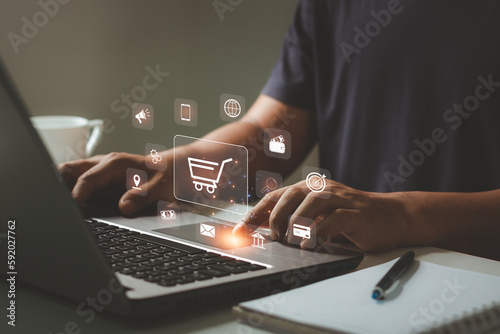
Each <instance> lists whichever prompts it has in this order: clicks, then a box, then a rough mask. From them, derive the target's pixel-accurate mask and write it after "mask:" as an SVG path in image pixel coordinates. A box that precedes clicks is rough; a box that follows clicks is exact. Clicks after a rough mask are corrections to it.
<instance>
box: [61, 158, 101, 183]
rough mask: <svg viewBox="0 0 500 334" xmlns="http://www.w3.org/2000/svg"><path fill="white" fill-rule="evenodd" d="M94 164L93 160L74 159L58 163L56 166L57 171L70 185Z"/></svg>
mask: <svg viewBox="0 0 500 334" xmlns="http://www.w3.org/2000/svg"><path fill="white" fill-rule="evenodd" d="M95 165H96V163H95V162H93V161H89V160H75V161H70V162H66V163H64V164H60V165H59V166H57V169H58V170H59V173H61V175H62V177H63V179H64V181H66V183H67V184H68V185H70V186H73V185H74V184H75V183H76V182H77V180H78V178H79V177H80V175H82V174H83V173H85V172H86V171H88V170H89V169H90V168H92V167H94V166H95Z"/></svg>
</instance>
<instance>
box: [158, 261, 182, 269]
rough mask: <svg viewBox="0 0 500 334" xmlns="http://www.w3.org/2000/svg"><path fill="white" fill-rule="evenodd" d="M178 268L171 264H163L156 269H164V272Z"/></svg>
mask: <svg viewBox="0 0 500 334" xmlns="http://www.w3.org/2000/svg"><path fill="white" fill-rule="evenodd" d="M179 267H180V266H178V265H175V264H172V263H164V264H163V265H162V266H160V267H158V268H161V269H165V270H173V269H177V268H179Z"/></svg>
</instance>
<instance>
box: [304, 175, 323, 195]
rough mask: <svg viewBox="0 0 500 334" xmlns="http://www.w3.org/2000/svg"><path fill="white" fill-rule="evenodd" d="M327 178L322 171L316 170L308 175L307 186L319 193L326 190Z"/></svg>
mask: <svg viewBox="0 0 500 334" xmlns="http://www.w3.org/2000/svg"><path fill="white" fill-rule="evenodd" d="M325 178H326V175H325V174H323V175H321V174H320V173H316V172H312V173H309V174H308V175H307V177H306V184H307V187H309V189H310V190H311V191H312V192H315V193H319V192H321V191H323V190H325V187H326V181H325Z"/></svg>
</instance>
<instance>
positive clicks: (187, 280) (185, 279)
mask: <svg viewBox="0 0 500 334" xmlns="http://www.w3.org/2000/svg"><path fill="white" fill-rule="evenodd" d="M175 282H176V283H177V284H186V283H193V282H194V278H191V277H182V278H178V279H176V280H175Z"/></svg>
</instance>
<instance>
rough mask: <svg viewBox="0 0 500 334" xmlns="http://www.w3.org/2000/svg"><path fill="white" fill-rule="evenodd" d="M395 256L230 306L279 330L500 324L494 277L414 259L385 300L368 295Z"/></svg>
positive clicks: (413, 329)
mask: <svg viewBox="0 0 500 334" xmlns="http://www.w3.org/2000/svg"><path fill="white" fill-rule="evenodd" d="M395 261H396V260H394V261H391V262H387V263H384V264H381V265H378V266H375V267H371V268H368V269H364V270H360V271H358V272H354V273H351V274H346V275H343V276H339V277H335V278H331V279H328V280H324V281H321V282H318V283H314V284H311V285H308V286H305V287H303V288H298V289H295V290H291V291H287V292H283V293H279V294H276V295H272V296H269V297H265V298H260V299H256V300H252V301H248V302H244V303H240V304H239V305H238V306H235V307H234V308H233V311H234V313H236V314H237V315H239V317H240V320H242V321H244V322H245V323H247V324H249V325H251V326H254V327H260V328H263V329H271V330H275V331H277V332H282V333H288V332H291V333H292V332H293V333H331V332H339V333H374V334H375V333H380V334H387V333H418V332H422V331H425V330H436V332H439V331H438V330H445V329H453V328H455V329H457V328H463V329H464V330H465V331H464V333H471V332H473V330H475V329H477V330H478V331H477V332H483V331H484V330H485V329H488V328H490V329H491V328H494V327H496V326H497V327H496V328H500V327H498V326H500V277H498V276H492V275H486V274H481V273H477V272H473V271H468V270H461V269H455V268H450V267H445V266H440V265H437V264H432V263H429V262H423V261H414V263H413V265H412V267H411V268H410V269H409V270H408V271H407V272H406V273H405V274H403V276H402V278H401V284H399V286H398V289H397V290H396V291H395V292H394V293H393V294H391V295H390V296H389V298H388V299H386V300H383V301H375V300H373V299H372V298H371V294H372V291H373V288H374V286H375V284H376V283H377V282H378V281H379V280H380V279H381V278H382V276H384V275H385V273H387V271H388V270H389V269H390V267H391V266H392V265H393V264H394V262H395ZM467 315H469V317H467ZM457 326H458V327H457ZM439 333H441V332H439ZM443 333H458V330H453V331H451V332H446V331H443Z"/></svg>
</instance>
